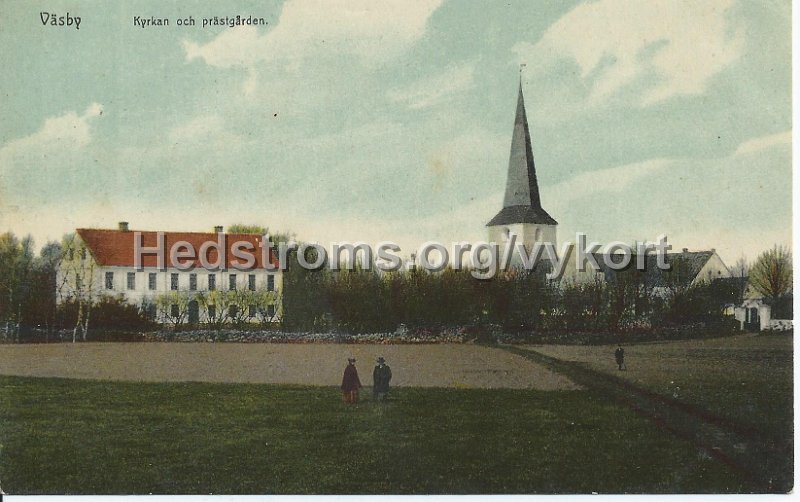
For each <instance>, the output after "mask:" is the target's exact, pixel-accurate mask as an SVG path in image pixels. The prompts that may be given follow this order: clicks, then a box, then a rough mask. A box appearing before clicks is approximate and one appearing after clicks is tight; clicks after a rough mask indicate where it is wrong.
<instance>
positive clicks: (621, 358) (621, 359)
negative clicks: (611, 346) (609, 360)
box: [614, 345, 626, 371]
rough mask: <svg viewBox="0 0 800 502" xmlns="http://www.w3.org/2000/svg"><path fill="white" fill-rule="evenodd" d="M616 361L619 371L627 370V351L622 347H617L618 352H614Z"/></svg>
mask: <svg viewBox="0 0 800 502" xmlns="http://www.w3.org/2000/svg"><path fill="white" fill-rule="evenodd" d="M614 359H616V360H617V368H618V369H619V371H622V370H623V369H626V368H625V349H623V348H622V345H619V346H618V347H617V350H615V351H614Z"/></svg>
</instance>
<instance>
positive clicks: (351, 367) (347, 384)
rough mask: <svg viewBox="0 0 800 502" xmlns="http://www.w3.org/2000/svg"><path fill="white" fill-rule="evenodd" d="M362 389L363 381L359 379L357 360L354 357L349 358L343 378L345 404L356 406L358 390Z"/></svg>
mask: <svg viewBox="0 0 800 502" xmlns="http://www.w3.org/2000/svg"><path fill="white" fill-rule="evenodd" d="M360 388H361V380H359V379H358V370H357V369H356V360H355V359H354V358H352V357H349V358H347V366H346V367H345V369H344V376H343V377H342V396H343V397H344V402H345V403H348V404H355V403H357V402H358V389H360Z"/></svg>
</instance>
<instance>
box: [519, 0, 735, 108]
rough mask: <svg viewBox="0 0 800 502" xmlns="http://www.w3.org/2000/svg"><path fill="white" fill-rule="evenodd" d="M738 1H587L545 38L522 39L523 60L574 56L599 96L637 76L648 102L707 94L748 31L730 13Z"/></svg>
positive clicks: (594, 96)
mask: <svg viewBox="0 0 800 502" xmlns="http://www.w3.org/2000/svg"><path fill="white" fill-rule="evenodd" d="M732 4H733V0H720V1H716V2H695V1H691V0H653V1H649V2H631V1H628V0H600V1H597V2H590V3H584V4H581V5H579V6H578V7H576V8H574V9H573V10H571V11H570V12H568V13H567V14H566V15H564V16H563V17H562V18H561V19H559V20H558V21H556V22H555V23H554V24H553V25H552V26H550V27H549V28H548V29H547V31H546V32H545V33H544V35H543V37H542V39H541V40H540V41H539V42H538V43H536V44H535V45H533V44H530V43H527V42H524V43H520V44H517V45H516V46H515V47H514V51H515V52H516V53H517V55H518V56H519V58H520V60H521V61H527V62H534V61H539V62H541V61H544V60H549V61H555V60H558V59H563V58H567V59H570V60H572V61H574V62H575V63H576V64H577V65H578V66H579V67H580V70H581V77H582V78H583V80H584V81H585V82H586V84H587V85H588V86H589V87H590V89H591V95H590V101H591V102H593V103H595V104H597V103H600V102H603V101H605V100H607V99H609V98H610V97H612V96H613V95H615V94H616V93H618V92H619V91H621V90H622V89H624V88H626V87H627V86H632V85H634V84H637V85H641V86H642V87H641V88H640V89H639V92H638V93H637V94H638V95H637V101H638V103H639V104H641V105H648V104H652V103H656V102H659V101H662V100H665V99H667V98H670V97H673V96H679V95H696V94H701V93H703V92H704V91H705V89H706V86H707V85H708V82H709V80H710V79H711V78H712V77H714V76H715V75H716V74H718V73H719V72H721V71H722V70H723V69H724V68H726V67H727V66H728V65H729V64H731V63H732V62H734V61H735V60H736V59H738V58H739V56H740V54H741V52H742V48H743V45H744V35H743V31H742V30H735V29H734V27H733V26H732V24H731V22H730V20H729V9H730V7H731V6H732ZM537 67H538V68H542V64H538V65H534V68H537Z"/></svg>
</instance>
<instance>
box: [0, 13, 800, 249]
mask: <svg viewBox="0 0 800 502" xmlns="http://www.w3.org/2000/svg"><path fill="white" fill-rule="evenodd" d="M163 4H164V2H161V1H150V0H147V1H144V0H132V1H129V2H115V3H108V2H99V1H93V0H83V1H78V0H70V1H60V0H48V1H47V2H37V1H23V0H4V1H3V2H0V24H2V25H3V29H2V30H0V63H2V71H0V93H1V94H0V95H2V99H0V117H2V120H0V231H6V230H10V231H13V232H15V233H16V234H18V235H25V234H31V235H32V236H33V237H34V238H35V240H36V243H37V245H39V246H41V245H44V244H45V243H46V242H47V241H48V240H52V239H55V240H58V239H60V237H61V236H62V235H63V234H64V233H67V232H70V231H72V230H73V229H75V228H83V227H98V228H115V227H116V224H117V222H118V221H128V222H130V226H131V228H132V229H141V230H185V231H210V230H211V229H212V227H213V226H214V225H230V224H232V223H237V222H241V223H252V224H260V225H263V226H266V227H268V228H269V229H270V230H271V231H273V232H277V231H287V232H290V233H292V234H295V235H296V237H297V238H298V239H302V240H305V241H318V242H321V243H329V242H331V241H356V240H361V241H366V242H368V243H376V242H378V241H384V240H390V241H394V242H397V243H398V244H400V245H401V247H402V248H403V251H404V253H402V254H408V253H410V252H411V251H412V250H413V249H412V248H414V247H415V246H417V245H419V244H420V243H422V242H425V241H430V240H436V241H440V242H443V243H450V242H453V241H463V240H466V241H473V242H474V241H478V240H485V239H486V238H487V236H488V235H487V229H486V227H485V225H486V223H487V222H488V221H489V220H490V219H491V218H492V217H493V216H494V215H495V214H496V213H497V211H499V209H500V208H501V206H502V199H503V192H504V189H505V176H506V170H507V168H508V156H509V148H510V144H511V133H512V130H513V122H514V112H515V108H516V99H517V88H518V86H519V83H520V78H521V80H522V86H523V89H524V93H525V100H526V106H527V116H528V121H529V124H530V128H531V136H532V142H533V151H534V156H535V159H536V166H537V175H538V179H539V185H540V192H541V198H542V205H543V207H544V208H545V209H546V210H547V211H548V212H549V213H550V214H551V215H552V216H553V217H554V218H555V219H556V220H558V222H559V227H558V237H559V241H564V240H572V241H574V239H575V232H584V233H586V234H587V235H588V237H589V239H590V240H596V241H598V242H602V243H608V242H611V241H623V242H628V243H631V242H633V241H635V240H640V241H641V240H656V238H657V237H658V236H659V235H661V234H666V235H667V236H668V239H669V242H671V243H672V245H673V247H674V249H677V250H680V249H681V248H684V247H686V248H690V249H693V250H701V249H710V248H715V249H716V250H717V251H718V252H719V253H720V255H721V256H722V258H723V260H725V261H726V262H727V263H728V264H729V265H732V264H733V263H734V262H735V261H736V259H737V258H739V257H740V256H742V255H743V254H744V255H746V256H747V257H749V258H750V259H754V258H755V257H756V256H757V254H758V253H759V252H760V251H762V250H764V249H767V248H770V247H772V245H774V244H785V245H789V244H791V207H792V191H791V190H792V189H791V186H792V183H791V177H792V164H791V152H792V150H791V4H790V2H789V1H777V2H768V1H765V2H749V1H747V2H745V1H735V0H714V1H709V2H694V1H686V2H684V1H681V0H668V1H661V0H653V1H648V2H638V1H633V0H631V1H621V0H596V1H592V2H576V1H572V2H568V1H563V2H551V1H528V0H525V1H518V2H517V1H507V2H502V3H501V2H478V1H474V0H464V1H454V0H420V1H417V2H408V1H405V0H402V1H385V2H375V1H374V0H363V1H362V0H348V1H344V0H289V1H286V2H279V1H272V2H271V1H265V0H261V1H245V0H234V1H232V2H226V4H225V6H224V7H222V6H221V5H219V3H218V2H211V1H206V2H204V1H184V2H180V3H177V5H176V4H172V5H163ZM43 11H46V12H52V13H56V14H57V15H58V16H65V15H66V14H67V12H69V14H70V15H71V16H80V17H81V24H80V29H75V28H74V26H73V27H70V26H64V27H61V26H50V25H47V26H43V25H42V21H41V14H40V13H41V12H43ZM237 14H239V15H243V16H254V17H263V18H264V19H265V20H266V22H267V23H268V24H267V25H266V26H260V27H252V26H245V27H235V28H229V27H224V26H214V27H206V28H203V27H202V26H200V23H201V22H202V21H201V20H202V19H203V18H205V17H210V16H214V15H216V16H230V15H233V16H235V15H237ZM151 15H153V16H156V17H167V18H170V19H171V21H172V24H171V25H170V26H168V27H149V28H141V27H139V26H136V25H134V22H133V19H134V16H142V17H147V18H149V17H150V16H151ZM188 16H192V17H193V18H194V19H195V20H196V22H197V23H198V24H197V25H196V26H193V27H191V26H177V25H176V19H178V18H187V17H188ZM520 64H525V67H524V69H523V70H522V72H521V73H520ZM520 76H521V77H520ZM406 251H407V253H406Z"/></svg>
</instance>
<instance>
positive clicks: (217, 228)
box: [214, 225, 223, 234]
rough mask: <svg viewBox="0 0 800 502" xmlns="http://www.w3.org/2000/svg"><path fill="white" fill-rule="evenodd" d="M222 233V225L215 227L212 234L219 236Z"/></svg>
mask: <svg viewBox="0 0 800 502" xmlns="http://www.w3.org/2000/svg"><path fill="white" fill-rule="evenodd" d="M222 231H223V228H222V225H217V226H215V227H214V233H215V234H221V233H222Z"/></svg>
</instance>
